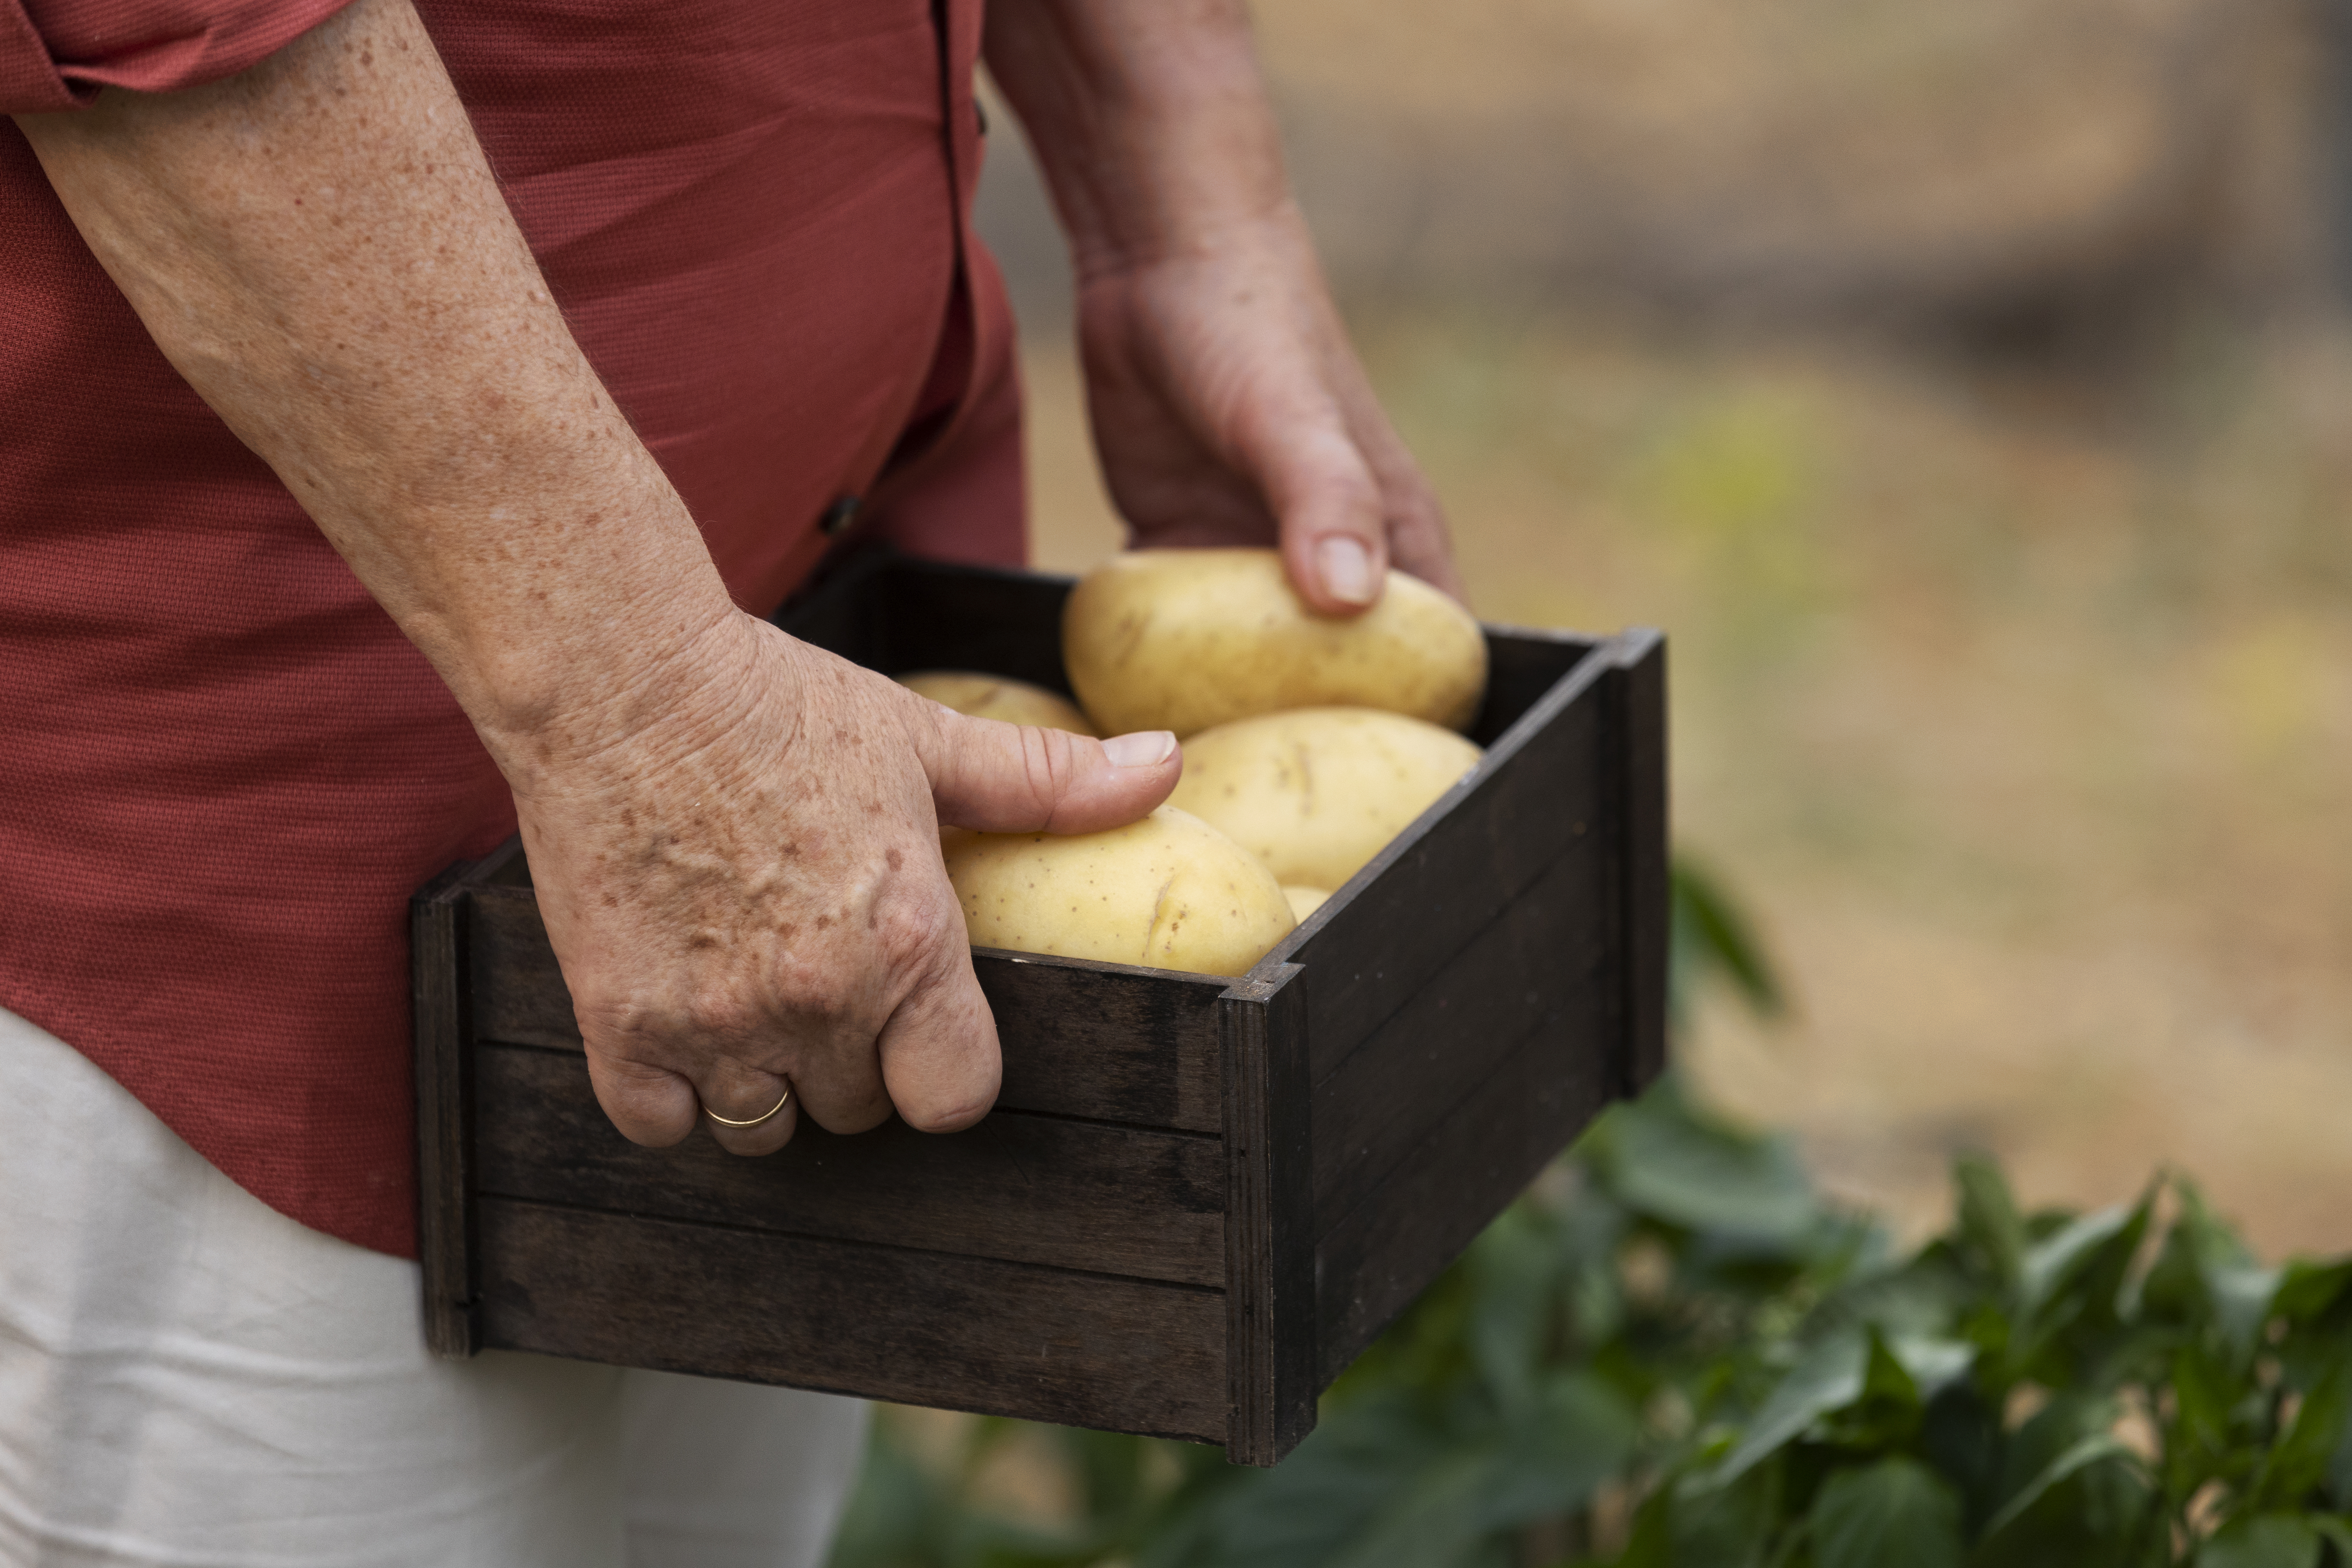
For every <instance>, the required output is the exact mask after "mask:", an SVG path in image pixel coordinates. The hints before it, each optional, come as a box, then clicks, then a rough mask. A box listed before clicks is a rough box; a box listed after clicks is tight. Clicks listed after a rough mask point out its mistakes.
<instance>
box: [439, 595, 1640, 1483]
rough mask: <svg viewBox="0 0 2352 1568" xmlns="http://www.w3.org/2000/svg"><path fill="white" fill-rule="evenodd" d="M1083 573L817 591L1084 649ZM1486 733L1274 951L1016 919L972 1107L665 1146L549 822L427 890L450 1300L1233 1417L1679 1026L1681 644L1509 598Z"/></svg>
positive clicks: (782, 1360)
mask: <svg viewBox="0 0 2352 1568" xmlns="http://www.w3.org/2000/svg"><path fill="white" fill-rule="evenodd" d="M1068 591H1069V584H1068V583H1067V582H1066V580H1063V579H1059V578H1053V577H1045V576H1036V575H1031V574H1022V573H1009V572H995V571H986V570H978V569H971V568H961V567H949V566H940V565H935V564H926V563H915V562H909V561H903V560H893V559H889V558H886V557H879V556H877V557H872V558H868V559H866V560H864V561H862V562H859V563H855V564H853V565H852V566H850V567H848V568H846V569H845V570H844V571H842V572H841V573H839V574H836V575H835V577H833V578H832V579H831V580H830V581H828V582H827V583H826V584H824V586H823V587H822V588H820V589H819V590H818V591H816V592H815V593H814V594H812V595H808V596H807V597H805V598H804V599H803V600H802V601H801V602H799V603H797V604H795V605H790V606H787V607H786V609H785V611H784V612H783V613H782V615H781V616H779V617H778V618H779V620H780V622H781V624H782V625H783V626H785V627H787V628H788V629H789V630H791V631H793V633H794V634H796V635H798V636H800V637H804V638H806V639H807V640H809V641H811V642H814V643H816V644H818V645H819V646H822V647H828V648H831V649H833V650H834V651H835V652H837V653H840V654H842V655H844V656H845V657H847V658H852V659H855V660H856V661H857V662H859V663H861V664H866V665H869V666H871V667H873V668H877V669H880V670H884V671H889V672H900V671H906V670H912V669H918V668H940V667H950V668H972V669H983V670H990V671H993V672H995V673H999V674H1003V675H1011V676H1017V677H1019V678H1021V679H1025V680H1031V681H1035V682H1037V683H1038V684H1040V685H1044V686H1048V687H1052V688H1055V689H1060V690H1065V691H1066V690H1067V689H1068V687H1067V682H1066V679H1064V677H1063V674H1062V668H1061V657H1060V652H1059V643H1060V638H1059V628H1060V616H1061V605H1062V600H1063V598H1064V596H1065V595H1066V594H1067V593H1068ZM1487 647H1488V649H1489V651H1490V653H1491V655H1492V661H1493V674H1492V677H1491V680H1490V684H1489V686H1488V689H1487V695H1486V706H1485V709H1484V711H1483V712H1482V714H1481V715H1480V718H1479V721H1478V723H1477V725H1476V727H1475V730H1474V731H1473V738H1474V739H1475V740H1477V741H1478V742H1480V743H1481V744H1483V745H1485V746H1486V748H1487V751H1486V756H1485V758H1484V759H1483V760H1482V761H1481V762H1480V763H1479V765H1478V767H1477V769H1476V771H1475V772H1474V773H1471V774H1470V775H1469V776H1468V777H1467V778H1466V779H1465V780H1464V781H1463V782H1462V783H1461V784H1457V785H1456V786H1455V787H1454V789H1453V790H1451V791H1450V792H1449V793H1448V794H1447V795H1445V796H1444V799H1442V800H1440V801H1439V802H1438V803H1437V804H1436V805H1433V806H1432V807H1431V808H1430V809H1429V810H1428V811H1427V812H1426V813H1424V814H1423V816H1422V817H1421V819H1420V820H1419V821H1417V822H1416V823H1414V824H1413V826H1412V827H1411V828H1410V829H1408V830H1407V831H1406V832H1405V833H1404V834H1403V835H1402V837H1399V838H1398V839H1397V840H1396V841H1395V842H1394V843H1392V844H1391V845H1390V846H1389V847H1388V848H1387V849H1385V850H1384V851H1382V853H1381V856H1380V858H1377V859H1376V860H1374V861H1373V862H1372V863H1371V864H1370V866H1368V867H1366V868H1364V870H1363V871H1362V872H1361V873H1360V874H1359V875H1358V876H1357V877H1356V878H1355V879H1354V880H1353V881H1351V882H1349V884H1348V886H1347V887H1345V888H1343V889H1339V892H1338V893H1337V894H1336V895H1335V896H1334V897H1333V898H1332V899H1331V900H1330V901H1329V902H1328V903H1327V904H1325V905H1324V906H1323V907H1322V909H1320V910H1318V911H1317V912H1316V913H1315V914H1314V916H1313V917H1312V918H1310V919H1309V920H1307V921H1306V923H1305V924H1303V925H1301V926H1300V927H1299V928H1298V930H1297V931H1296V932H1294V933H1293V934H1292V935H1291V936H1290V937H1289V938H1287V939H1286V940H1285V941H1284V942H1283V943H1282V945H1280V946H1279V947H1277V948H1276V949H1275V950H1274V951H1273V952H1271V953H1269V954H1267V955H1266V957H1265V960H1264V961H1263V962H1261V963H1259V964H1258V966H1257V967H1256V968H1255V969H1254V970H1253V971H1251V972H1250V973H1249V974H1248V975H1246V976H1244V977H1243V978H1241V979H1238V980H1231V981H1228V980H1223V979H1215V978H1208V977H1203V976H1200V975H1192V974H1179V973H1171V972H1168V971H1163V970H1152V969H1139V968H1130V967H1127V966H1124V965H1120V964H1113V963H1089V962H1086V961H1084V960H1076V959H1062V958H1046V957H1039V956H1026V955H1023V954H1018V953H1011V952H996V951H992V950H987V949H982V950H980V951H978V952H975V953H974V954H973V962H974V964H975V966H976V967H977V968H978V970H979V973H980V981H981V984H982V988H983V989H984V990H985V991H986V992H987V994H988V999H989V1003H990V1005H991V1006H992V1007H993V1008H994V1010H995V1014H996V1025H997V1030H998V1033H999V1035H1000V1037H1002V1039H1003V1047H1004V1087H1003V1094H1002V1095H1001V1096H1000V1097H999V1099H998V1101H997V1107H996V1110H994V1111H993V1112H992V1114H990V1116H989V1117H988V1118H987V1119H986V1120H985V1121H982V1122H981V1123H980V1124H979V1125H978V1126H976V1127H974V1128H972V1129H971V1130H970V1131H964V1132H960V1133H955V1134H951V1135H948V1136H929V1135H925V1134H921V1133H918V1132H914V1131H910V1130H908V1128H906V1127H905V1126H904V1125H902V1124H900V1123H898V1122H896V1121H893V1122H891V1123H889V1124H887V1125H886V1126H884V1127H882V1128H880V1129H877V1130H876V1131H871V1132H866V1133H863V1134H859V1135H857V1136H854V1137H837V1136H835V1135H832V1134H829V1133H827V1132H825V1131H824V1130H822V1129H821V1128H818V1127H816V1126H814V1124H812V1123H810V1122H809V1121H806V1120H805V1119H803V1121H802V1123H801V1126H800V1131H798V1132H797V1133H796V1134H795V1135H794V1137H793V1141H792V1142H791V1144H790V1145H788V1146H787V1147H786V1148H785V1149H784V1151H783V1152H782V1153H779V1154H776V1155H773V1156H771V1157H769V1158H766V1159H757V1160H744V1159H738V1158H735V1157H733V1156H730V1155H728V1154H726V1153H723V1152H720V1151H719V1148H718V1147H717V1146H716V1145H715V1144H714V1143H712V1142H710V1141H709V1139H705V1138H690V1139H688V1141H687V1142H684V1143H682V1144H680V1145H678V1146H677V1147H676V1148H672V1149H667V1150H648V1149H641V1148H638V1147H636V1146H635V1145H634V1144H631V1143H629V1142H626V1141H625V1140H624V1139H623V1138H622V1137H621V1136H620V1134H619V1133H617V1132H616V1131H614V1130H613V1128H612V1126H611V1125H610V1124H609V1123H608V1122H607V1121H605V1120H604V1115H603V1113H602V1112H601V1111H600V1110H598V1109H597V1106H596V1102H595V1100H594V1098H593V1095H592V1094H591V1093H590V1091H589V1087H588V1075H587V1070H586V1067H585V1065H584V1063H583V1060H582V1059H581V1056H580V1037H579V1033H578V1030H577V1029H576V1027H575V1026H574V1025H573V1021H572V1003H571V998H570V995H569V994H568V993H567V992H566V991H565V989H564V985H563V979H562V974H561V973H560V972H559V971H558V969H557V967H556V963H555V958H554V954H553V953H552V952H551V950H550V949H549V947H548V943H547V936H546V932H545V931H544V929H543V928H542V927H541V923H540V918H539V910H538V905H537V902H536V900H535V899H534V897H533V895H532V892H531V887H530V872H529V868H528V867H527V866H526V865H525V863H524V860H523V857H522V855H521V852H520V847H518V846H517V845H515V844H511V843H510V844H509V845H508V846H507V847H505V848H504V849H502V850H500V851H499V853H497V854H495V855H493V856H491V857H489V858H488V859H485V860H482V861H478V862H475V863H472V864H470V865H461V866H457V867H452V868H450V869H449V870H448V871H447V872H446V873H445V874H443V875H442V876H441V877H440V878H438V879H436V880H435V881H434V882H433V883H432V884H430V885H429V886H427V887H426V888H425V889H422V890H421V891H419V892H418V894H417V895H416V899H415V904H414V907H413V911H412V912H413V929H414V936H415V996H416V1082H417V1098H418V1117H417V1136H418V1154H419V1163H420V1169H421V1171H422V1176H423V1230H422V1239H423V1249H424V1252H423V1256H424V1265H425V1321H426V1325H427V1331H428V1334H429V1337H430V1339H431V1342H432V1343H433V1345H434V1347H435V1349H436V1350H437V1351H440V1352H443V1353H445V1354H450V1355H467V1354H471V1353H473V1352H476V1351H478V1350H480V1349H483V1348H485V1347H506V1348H510V1349H516V1350H530V1351H539V1352H546V1353H549V1354H553V1355H563V1356H576V1357H580V1358H583V1359H585V1360H590V1361H600V1362H609V1363H620V1364H624V1365H629V1366H644V1367H657V1368H663V1369H666V1370H669V1371H675V1372H688V1373H704V1374H708V1375H711V1376H719V1377H731V1378H742V1379H748V1380H751V1381H754V1382H761V1383H779V1384H793V1385H796V1386H800V1387H805V1388H820V1389H831V1390H835V1391H838V1392H842V1393H846V1394H864V1395H867V1396H870V1397H873V1398H877V1399H887V1400H895V1401H899V1402H903V1403H907V1404H914V1405H941V1406H947V1407H950V1408H955V1409H961V1410H976V1411H984V1412H990V1413H993V1414H1000V1415H1019V1416H1025V1417H1029V1418H1031V1419H1034V1420H1041V1421H1055V1422H1063V1423H1067V1424H1071V1425H1076V1426H1095V1427H1102V1428H1108V1429H1113V1430H1119V1431H1128V1432H1143V1433H1150V1434H1155V1435H1159V1436H1172V1437H1183V1438H1192V1439H1194V1440H1198V1441H1202V1442H1213V1443H1223V1445H1224V1446H1225V1449H1226V1453H1227V1455H1228V1457H1229V1458H1232V1459H1234V1460H1235V1461H1237V1462H1240V1463H1244V1464H1258V1465H1265V1464H1272V1463H1274V1462H1275V1461H1276V1459H1279V1458H1281V1457H1282V1456H1283V1455H1284V1454H1286V1453H1287V1452H1288V1451H1289V1450H1290V1449H1291V1447H1293V1446H1295V1445H1296V1444H1297V1442H1298V1440H1299V1439H1300V1438H1301V1437H1303V1436H1306V1434H1307V1431H1308V1430H1309V1428H1311V1427H1312V1426H1313V1425H1314V1423H1315V1399H1316V1395H1317V1394H1318V1392H1319V1391H1321V1390H1322V1389H1323V1388H1324V1387H1326V1386H1328V1384H1330V1382H1331V1380H1332V1379H1333V1378H1334V1377H1336V1376H1338V1375H1339V1373H1340V1372H1341V1371H1342V1370H1343V1369H1345V1368H1346V1367H1347V1365H1348V1363H1349V1362H1350V1361H1351V1360H1353V1359H1354V1357H1355V1356H1356V1355H1357V1354H1358V1352H1360V1351H1362V1350H1363V1348H1364V1347H1365V1346H1366V1345H1367V1344H1368V1343H1370V1341H1371V1340H1372V1338H1373V1336H1374V1335H1376V1334H1377V1333H1379V1332H1380V1331H1381V1328H1382V1327H1383V1326H1385V1325H1386V1324H1387V1323H1388V1322H1390V1321H1391V1320H1392V1319H1393V1318H1394V1317H1395V1316H1396V1315H1397V1314H1398V1313H1399V1312H1400V1311H1402V1310H1403V1309H1404V1308H1405V1307H1406V1306H1407V1305H1408V1304H1409V1303H1410V1302H1411V1301H1412V1299H1413V1298H1414V1296H1415V1295H1416V1294H1418V1293H1419V1292H1420V1291H1421V1290H1422V1289H1423V1287H1425V1286H1426V1285H1428V1284H1429V1282H1430V1281H1431V1280H1432V1279H1434V1278H1435V1277H1436V1276H1437V1274H1438V1273H1439V1271H1440V1270H1442V1269H1443V1268H1444V1267H1445V1266H1446V1264H1447V1263H1449V1262H1450V1261H1451V1260H1452V1259H1453V1258H1454V1257H1456V1256H1457V1255H1458V1254H1459V1253H1460V1252H1461V1251H1462V1249H1463V1247H1465V1246H1466V1245H1467V1244H1468V1243H1469V1241H1470V1239H1471V1238H1472V1237H1474V1236H1475V1235H1476V1234H1477V1232H1478V1231H1479V1229H1480V1228H1481V1227H1482V1226H1485V1225H1486V1222H1487V1221H1489V1220H1491V1219H1492V1218H1493V1217H1494V1216H1495V1215H1496V1214H1497V1213H1499V1212H1500V1211H1501V1210H1502V1209H1503V1207H1504V1206H1505V1205H1507V1204H1508V1203H1509V1202H1510V1201H1511V1199H1512V1197H1513V1196H1514V1195H1515V1194H1517V1193H1518V1192H1519V1191H1520V1189H1521V1188H1522V1187H1523V1186H1525V1184H1527V1183H1528V1181H1529V1180H1530V1179H1531V1178H1532V1177H1533V1176H1534V1175H1535V1174H1536V1173H1537V1172H1538V1170H1539V1169H1541V1167H1542V1166H1543V1165H1544V1164H1545V1163H1546V1162H1548V1161H1549V1160H1550V1159H1551V1158H1552V1157H1553V1155H1555V1154H1556V1153H1558V1152H1559V1150H1560V1149H1561V1148H1562V1147H1563V1146H1564V1145H1565V1144H1566V1143H1567V1142H1568V1141H1569V1140H1570V1138H1571V1137H1573V1136H1574V1135H1575V1133H1576V1132H1577V1131H1578V1130H1579V1129H1580V1128H1581V1127H1583V1126H1584V1124H1585V1123H1586V1122H1587V1121H1589V1120H1591V1117H1592V1116H1593V1115H1594V1114H1595V1113H1596V1112H1597V1111H1598V1110H1600V1109H1601V1106H1602V1105H1603V1104H1605V1103H1606V1102H1607V1101H1608V1100H1611V1099H1612V1098H1614V1097H1617V1096H1621V1095H1623V1094H1626V1093H1629V1092H1631V1091H1633V1089H1637V1088H1638V1087H1640V1086H1641V1085H1642V1084H1643V1083H1646V1082H1647V1081H1648V1080H1649V1079H1651V1078H1652V1077H1654V1075H1655V1074H1656V1073H1657V1071H1658V1069H1659V1068H1660V1066H1661V1062H1662V1058H1663V1054H1664V1029H1665V1020H1664V1008H1665V965H1666V824H1665V744H1664V701H1665V669H1664V644H1663V642H1662V641H1661V639H1660V638H1659V637H1657V636H1656V635H1655V634H1654V633H1648V632H1636V633H1632V634H1628V635H1626V636H1622V637H1613V638H1609V639H1605V640H1591V639H1587V638H1580V637H1563V636H1556V635H1552V634H1549V633H1539V632H1526V631H1515V630H1507V629H1503V628H1489V630H1488V632H1487Z"/></svg>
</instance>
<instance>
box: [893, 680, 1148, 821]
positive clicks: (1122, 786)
mask: <svg viewBox="0 0 2352 1568" xmlns="http://www.w3.org/2000/svg"><path fill="white" fill-rule="evenodd" d="M931 707H932V710H933V716H934V721H933V723H932V724H931V725H930V726H929V727H928V729H927V730H925V731H919V735H920V736H923V737H924V738H921V739H919V740H918V742H917V744H918V747H919V750H920V752H921V753H922V760H923V767H924V770H925V771H926V772H927V773H929V775H930V781H931V800H932V803H933V804H934V805H936V806H937V807H938V809H939V816H940V824H941V826H948V827H971V828H977V829H979V830H980V831H981V832H982V833H1035V832H1039V831H1041V830H1042V831H1044V832H1047V833H1098V832H1100V831H1102V830H1103V829H1105V828H1108V827H1118V826H1124V825H1125V824H1127V823H1130V822H1133V821H1135V820H1136V819H1137V818H1139V817H1140V816H1145V815H1146V814H1148V813H1149V812H1150V810H1151V808H1152V807H1153V806H1155V805H1159V804H1160V802H1161V801H1163V800H1166V799H1167V798H1168V792H1169V791H1170V790H1171V789H1174V788H1175V787H1176V780H1177V778H1178V776H1179V775H1180V774H1181V773H1183V771H1184V753H1183V752H1181V751H1180V750H1178V749H1177V745H1176V737H1175V736H1174V735H1172V734H1171V733H1170V732H1169V731H1165V730H1147V731H1142V732H1140V733H1139V734H1133V735H1118V736H1114V737H1112V738H1111V739H1110V740H1108V741H1097V740H1096V739H1094V738H1093V737H1092V736H1090V735H1073V734H1071V733H1070V732H1069V731H1066V730H1045V729H1040V728H1038V727H1037V726H1035V725H1031V724H1006V723H1003V722H1001V721H997V720H994V719H967V718H964V717H963V716H962V715H961V714H958V713H953V712H950V711H949V710H947V709H945V708H940V707H939V706H938V705H937V704H932V705H931Z"/></svg>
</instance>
